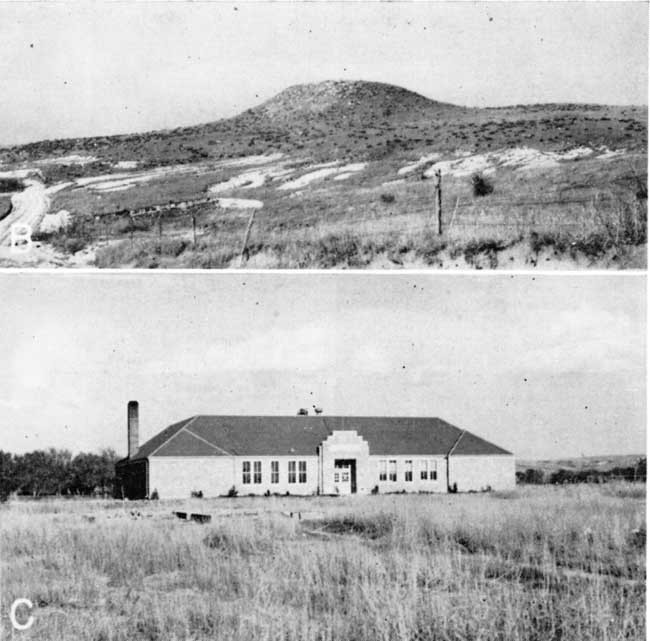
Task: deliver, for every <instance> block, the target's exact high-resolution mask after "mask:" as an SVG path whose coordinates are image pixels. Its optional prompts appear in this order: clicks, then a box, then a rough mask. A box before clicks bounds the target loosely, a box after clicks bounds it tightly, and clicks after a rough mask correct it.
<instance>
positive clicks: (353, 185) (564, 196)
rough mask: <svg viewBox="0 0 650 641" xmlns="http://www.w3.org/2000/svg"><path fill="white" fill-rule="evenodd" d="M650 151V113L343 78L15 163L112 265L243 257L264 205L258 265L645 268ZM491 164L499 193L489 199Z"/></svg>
mask: <svg viewBox="0 0 650 641" xmlns="http://www.w3.org/2000/svg"><path fill="white" fill-rule="evenodd" d="M646 149H647V108H643V107H633V106H631V107H614V106H603V105H575V104H566V105H556V104H551V105H528V106H521V105H520V106H512V107H504V108H490V109H470V108H465V107H459V106H456V105H450V104H446V103H440V102H436V101H434V100H430V99H428V98H426V97H424V96H420V95H418V94H416V93H413V92H410V91H407V90H405V89H401V88H399V87H394V86H391V85H385V84H381V83H366V82H334V81H330V82H324V83H319V84H317V85H299V86H296V87H290V88H289V89H287V90H285V91H284V92H282V93H280V94H279V95H278V96H276V97H275V98H272V99H271V100H269V101H267V102H265V103H263V104H262V105H259V106H257V107H254V108H252V109H249V110H248V111H246V112H244V113H242V114H240V115H238V116H236V117H234V118H230V119H226V120H221V121H217V122H213V123H207V124H204V125H200V126H195V127H185V128H180V129H174V130H169V131H159V132H149V133H143V134H134V135H128V136H112V137H103V138H86V139H73V140H57V141H44V142H39V143H34V144H31V145H24V146H21V147H14V148H9V149H4V150H0V162H3V163H4V165H5V167H8V168H11V167H20V168H29V167H34V168H37V169H38V171H39V172H40V174H41V175H42V176H43V177H44V180H45V181H46V183H47V184H48V185H50V186H52V187H53V188H54V189H56V190H57V191H56V194H55V195H54V196H53V198H52V210H53V211H59V210H61V209H63V210H66V211H69V212H70V213H71V214H72V219H73V220H74V224H73V226H72V227H71V228H69V229H68V230H67V231H66V232H65V233H61V234H54V235H52V234H49V235H42V236H41V240H42V241H44V242H47V243H51V244H52V245H53V246H54V247H56V248H58V249H59V250H61V251H62V252H63V253H64V254H66V255H70V253H71V252H72V251H73V250H75V251H76V250H79V249H84V248H85V249H86V251H87V252H89V254H88V255H89V256H90V257H91V258H89V260H92V261H94V264H96V265H99V266H106V267H111V266H142V267H146V266H149V267H155V266H160V267H165V266H175V267H229V266H233V265H238V264H239V253H240V251H241V246H242V240H243V236H244V231H245V229H246V227H247V223H248V220H249V216H250V213H251V212H250V211H249V210H246V209H245V208H246V207H249V206H258V207H260V211H259V212H258V213H257V214H256V216H255V221H254V225H253V229H252V235H251V237H250V248H249V250H248V252H247V259H248V263H247V264H248V265H250V266H256V267H333V266H336V267H363V266H373V267H395V266H444V267H455V266H461V267H464V266H466V267H477V268H490V267H496V266H499V267H504V266H505V267H508V266H514V267H535V266H537V265H540V264H549V263H550V264H555V265H558V266H564V267H567V266H570V267H575V266H578V267H585V266H589V265H597V266H601V267H616V266H621V267H630V266H636V267H641V266H643V264H644V262H645V253H644V252H643V251H642V249H641V250H640V251H637V248H643V246H644V244H645V240H646V227H647V226H646V212H647V207H646V203H647V187H646V181H647V168H646V163H647V153H646ZM436 163H438V164H439V165H440V166H444V168H445V169H444V172H443V235H442V236H437V235H436V234H435V233H432V230H433V228H434V227H435V224H434V223H435V221H433V220H432V214H433V210H434V191H433V180H431V178H432V176H433V174H432V172H433V170H434V168H435V167H436V166H438V164H436ZM474 173H477V174H482V175H483V178H484V179H485V180H486V181H488V182H489V183H490V185H491V188H492V191H491V193H490V194H489V195H487V196H484V197H481V196H478V195H477V194H475V193H474V191H473V187H472V180H471V178H472V174H474ZM301 180H302V182H301ZM59 188H60V191H58V189H59ZM215 189H216V192H218V193H215ZM221 196H222V197H225V198H228V199H232V198H235V199H245V200H247V201H249V202H248V204H246V203H233V202H228V203H225V202H224V203H220V202H218V201H217V198H218V197H221ZM208 201H209V202H208ZM250 201H255V202H256V203H258V204H254V205H251V204H250ZM239 206H241V207H243V209H239V208H238V207H239ZM0 261H1V258H0Z"/></svg>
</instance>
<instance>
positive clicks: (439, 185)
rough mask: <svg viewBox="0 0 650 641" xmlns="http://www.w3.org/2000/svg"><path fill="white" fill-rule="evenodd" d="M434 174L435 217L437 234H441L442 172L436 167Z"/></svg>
mask: <svg viewBox="0 0 650 641" xmlns="http://www.w3.org/2000/svg"><path fill="white" fill-rule="evenodd" d="M434 176H435V180H436V182H435V189H436V218H437V221H436V222H437V230H436V231H437V232H438V236H440V235H441V234H442V172H441V171H440V169H436V173H435V174H434Z"/></svg>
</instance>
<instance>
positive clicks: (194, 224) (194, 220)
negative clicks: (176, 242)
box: [192, 214, 196, 247]
mask: <svg viewBox="0 0 650 641" xmlns="http://www.w3.org/2000/svg"><path fill="white" fill-rule="evenodd" d="M192 236H193V237H194V247H196V215H195V214H192Z"/></svg>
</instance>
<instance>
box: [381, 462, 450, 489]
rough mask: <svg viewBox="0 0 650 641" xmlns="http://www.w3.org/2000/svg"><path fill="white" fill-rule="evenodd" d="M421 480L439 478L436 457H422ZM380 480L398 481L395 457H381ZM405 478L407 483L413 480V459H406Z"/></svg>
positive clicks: (420, 463) (420, 465)
mask: <svg viewBox="0 0 650 641" xmlns="http://www.w3.org/2000/svg"><path fill="white" fill-rule="evenodd" d="M419 468H420V480H421V481H436V480H437V479H438V467H437V461H436V460H435V459H421V460H420V461H419ZM379 480H380V481H397V461H396V460H394V459H381V460H380V461H379ZM404 480H405V481H406V482H407V483H410V482H412V481H413V460H412V459H407V460H405V461H404Z"/></svg>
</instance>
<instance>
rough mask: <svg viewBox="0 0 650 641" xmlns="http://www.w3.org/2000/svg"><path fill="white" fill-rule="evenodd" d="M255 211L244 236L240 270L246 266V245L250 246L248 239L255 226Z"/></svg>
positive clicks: (252, 212)
mask: <svg viewBox="0 0 650 641" xmlns="http://www.w3.org/2000/svg"><path fill="white" fill-rule="evenodd" d="M255 211H256V210H255V209H253V210H252V211H251V217H250V218H249V219H248V225H246V233H245V234H244V244H243V245H242V247H241V253H240V254H239V268H240V269H241V267H242V266H243V264H244V255H245V254H246V245H248V239H249V237H250V235H251V227H252V226H253V220H254V219H255Z"/></svg>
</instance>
